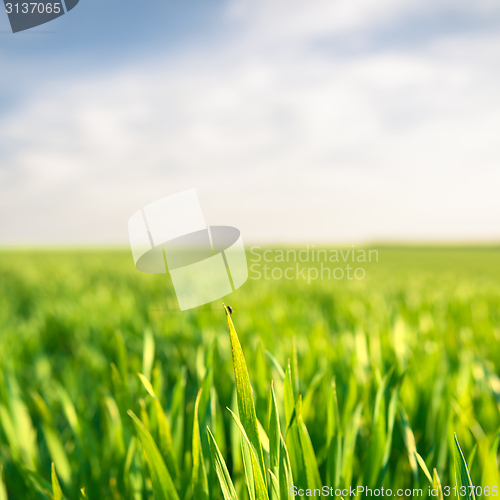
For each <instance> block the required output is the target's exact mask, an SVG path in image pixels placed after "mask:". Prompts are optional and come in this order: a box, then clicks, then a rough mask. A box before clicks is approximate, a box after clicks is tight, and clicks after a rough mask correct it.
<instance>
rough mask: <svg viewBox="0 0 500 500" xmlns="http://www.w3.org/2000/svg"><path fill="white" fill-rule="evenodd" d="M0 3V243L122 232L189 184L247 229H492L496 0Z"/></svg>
mask: <svg viewBox="0 0 500 500" xmlns="http://www.w3.org/2000/svg"><path fill="white" fill-rule="evenodd" d="M8 30H9V26H8V20H7V16H6V14H5V13H3V12H0V245H1V244H60V243H61V244H81V243H90V244H95V243H102V244H126V243H127V241H128V236H127V222H128V218H129V217H130V216H131V215H132V214H133V213H134V212H135V211H136V210H137V209H139V208H140V207H141V206H144V205H146V204H148V203H150V202H152V201H154V200H156V199H158V198H161V197H163V196H166V195H169V194H173V193H175V192H178V191H181V190H184V189H189V188H193V187H194V188H196V189H197V191H198V195H199V198H200V201H201V203H202V206H203V209H204V213H205V218H206V221H207V223H209V224H225V225H233V226H236V227H238V228H240V229H241V230H242V233H243V237H244V240H245V241H252V242H258V241H275V242H278V241H287V242H294V241H301V242H305V241H308V242H311V243H315V242H320V241H330V242H353V243H354V242H359V241H373V240H377V241H380V240H405V241H408V240H411V241H424V240H427V241H429V240H431V241H438V240H444V241H457V240H458V241H465V240H467V241H500V189H499V188H500V140H499V133H500V3H499V2H498V0H474V1H470V0H468V1H464V0H377V1H373V0H327V1H324V0H307V1H306V0H251V1H250V0H229V1H225V0H189V1H184V0H182V1H181V0H150V1H139V0H80V4H79V5H78V6H77V7H76V8H75V9H74V10H73V11H71V12H70V13H68V14H67V15H65V16H62V17H61V18H59V19H57V20H55V21H53V22H51V23H49V24H46V25H44V26H41V27H39V28H35V29H34V30H32V31H28V32H25V33H19V34H16V35H13V34H11V33H10V34H9V33H8Z"/></svg>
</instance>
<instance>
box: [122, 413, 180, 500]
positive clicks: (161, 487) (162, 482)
mask: <svg viewBox="0 0 500 500" xmlns="http://www.w3.org/2000/svg"><path fill="white" fill-rule="evenodd" d="M127 413H128V415H129V416H130V418H131V419H132V420H133V422H134V425H135V428H136V431H137V435H138V437H139V440H140V442H141V444H142V447H143V448H144V453H145V455H146V460H147V462H148V466H149V472H150V474H151V481H152V483H153V490H154V492H155V496H156V498H157V500H179V495H178V493H177V491H176V489H175V487H174V483H173V481H172V478H171V476H170V473H169V472H168V469H167V466H166V465H165V462H164V461H163V458H162V456H161V454H160V451H159V450H158V448H157V446H156V444H155V442H154V440H153V438H152V437H151V434H150V433H149V432H148V430H147V429H146V427H144V424H143V423H142V422H141V421H140V420H139V419H138V418H137V416H136V415H135V413H134V412H133V411H132V410H129V411H128V412H127Z"/></svg>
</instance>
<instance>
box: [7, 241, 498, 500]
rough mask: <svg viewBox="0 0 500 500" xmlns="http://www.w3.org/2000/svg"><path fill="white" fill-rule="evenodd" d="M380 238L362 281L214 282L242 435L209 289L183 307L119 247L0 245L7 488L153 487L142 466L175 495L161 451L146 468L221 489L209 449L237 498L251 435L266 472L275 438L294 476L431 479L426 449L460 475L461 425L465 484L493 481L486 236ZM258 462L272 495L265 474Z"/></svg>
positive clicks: (491, 264)
mask: <svg viewBox="0 0 500 500" xmlns="http://www.w3.org/2000/svg"><path fill="white" fill-rule="evenodd" d="M318 248H319V247H318ZM374 248H377V249H378V252H379V259H378V262H372V263H363V264H362V265H363V267H364V268H365V269H366V277H365V279H363V280H347V279H344V280H339V281H337V280H315V281H312V282H311V283H310V284H308V283H307V281H306V280H286V279H282V280H268V281H266V280H263V279H261V280H252V279H250V280H248V282H247V283H246V284H245V285H244V286H243V287H242V288H240V289H239V290H237V291H236V292H235V293H233V294H232V295H231V296H230V297H228V298H227V299H226V300H227V301H228V302H229V304H230V305H231V306H233V307H234V308H235V309H236V311H237V312H236V313H235V314H234V315H233V321H234V323H235V326H236V330H237V332H238V336H239V339H240V342H241V346H242V349H243V353H244V355H245V358H246V365H247V368H248V373H249V379H250V381H251V384H252V388H253V400H254V404H255V412H256V417H257V419H258V422H259V432H258V433H255V428H252V434H251V435H252V437H250V436H248V437H249V438H250V443H251V444H252V446H250V447H246V448H245V446H246V445H245V442H244V440H243V441H242V436H241V433H240V431H239V429H238V427H237V425H236V423H235V421H234V420H233V418H232V417H231V415H230V413H229V412H228V411H227V410H226V409H225V408H226V406H227V407H229V408H231V409H232V410H233V411H235V412H237V409H238V404H237V395H236V390H235V378H234V372H233V363H232V356H231V343H230V338H229V335H228V333H227V325H226V324H225V317H224V310H223V308H222V305H221V301H217V302H216V303H215V304H209V305H206V306H202V307H200V308H197V309H194V310H191V311H186V312H182V313H181V312H178V311H177V302H176V299H175V295H174V293H173V289H172V286H171V283H170V282H169V279H168V276H166V275H147V274H143V273H139V272H138V271H136V270H135V268H134V266H133V262H132V258H131V256H130V252H129V251H128V250H119V249H118V250H116V249H115V250H104V249H96V250H70V249H64V250H63V249H50V250H36V251H35V250H30V249H10V250H8V249H4V250H2V251H0V296H1V300H0V363H1V367H2V371H1V374H0V469H1V468H2V466H3V469H4V475H5V484H6V488H7V492H8V495H9V497H8V498H10V499H22V500H24V499H27V500H30V499H38V498H52V495H53V496H55V497H56V498H58V496H57V495H59V493H56V491H53V490H52V486H51V485H54V484H56V483H55V482H54V478H57V477H58V478H59V482H58V483H57V484H59V483H60V489H61V490H62V491H63V492H64V495H65V497H66V498H81V495H82V493H81V489H82V488H84V490H85V495H86V497H85V498H96V499H102V498H106V499H107V498H116V499H120V498H127V499H134V500H135V499H145V498H162V496H161V495H159V494H158V491H157V490H156V489H155V484H156V488H162V491H164V497H165V498H175V496H174V494H173V493H169V491H170V489H169V488H171V485H170V483H169V482H168V480H165V474H162V473H161V471H162V470H163V469H162V467H161V466H160V468H159V469H155V471H152V470H151V468H149V467H148V460H149V461H150V458H149V457H148V455H149V456H156V451H157V452H158V453H159V454H160V455H161V457H162V458H163V460H162V461H164V464H163V466H164V467H166V470H167V471H168V475H169V476H170V478H171V483H172V485H173V486H172V487H173V488H175V492H176V494H177V495H178V496H179V498H182V499H184V498H186V499H189V498H193V490H194V489H195V488H199V490H200V491H205V486H204V484H205V483H204V481H205V479H204V477H205V476H204V474H206V478H207V483H208V495H209V498H214V499H218V498H222V490H221V488H220V486H219V482H218V474H220V477H222V478H225V480H226V482H227V477H226V475H225V473H224V467H223V465H222V462H220V457H223V459H224V460H225V464H226V466H227V470H228V471H229V474H230V475H231V478H232V481H233V483H234V489H235V492H236V494H237V495H238V498H239V499H243V498H247V497H248V496H249V495H250V497H251V495H252V486H251V485H250V493H249V488H248V482H249V481H250V482H251V481H252V477H251V468H252V455H251V451H252V449H253V448H255V450H254V452H255V453H256V455H255V457H256V460H257V463H259V464H260V465H259V469H260V470H261V471H262V463H261V459H260V456H259V450H258V448H259V446H260V444H259V434H261V435H260V440H261V441H262V438H263V436H264V440H263V441H262V447H263V453H264V460H265V461H266V464H267V467H268V468H269V467H270V463H269V460H270V456H271V455H272V457H273V464H272V466H273V470H274V477H275V479H276V480H277V481H278V483H280V482H281V483H282V482H283V481H285V480H286V478H287V474H286V472H287V462H286V461H285V462H283V460H282V459H283V457H284V456H287V455H286V454H289V455H290V457H289V461H290V464H291V469H292V475H293V481H294V483H295V484H296V485H302V486H303V487H307V486H308V485H312V484H319V483H321V484H327V485H329V486H340V487H343V486H350V485H352V486H353V487H355V486H356V485H358V484H363V485H367V486H370V485H372V486H373V487H375V486H377V485H382V484H383V485H384V486H386V487H392V488H396V487H417V486H420V487H423V488H424V492H426V491H427V485H428V484H430V483H429V480H428V478H427V477H426V476H427V474H426V473H424V469H423V468H422V466H421V465H422V463H423V464H426V467H427V468H428V470H430V471H432V470H433V469H434V468H435V469H436V471H437V474H438V476H439V479H440V481H441V484H442V486H443V487H445V486H454V485H455V472H454V456H455V441H454V432H456V433H457V436H458V440H459V442H460V446H461V449H462V450H463V456H464V457H465V459H466V462H468V467H469V469H470V477H471V480H472V483H473V484H474V485H482V486H490V487H491V486H493V485H495V484H496V485H500V480H499V473H498V455H497V453H498V433H499V430H500V378H499V374H500V248H494V247H477V248H474V247H423V248H419V247H390V246H382V245H378V246H374ZM250 264H252V262H250ZM269 265H273V266H274V265H277V266H278V265H279V266H283V267H288V266H294V265H295V264H294V263H289V264H287V263H283V264H275V263H273V264H269ZM304 265H305V264H304ZM307 265H316V264H307ZM336 265H342V264H336ZM294 339H295V340H294ZM268 353H269V354H268ZM272 360H274V362H273V361H272ZM276 365H278V366H280V367H281V368H278V369H277V368H276ZM287 367H288V369H287ZM285 372H286V374H285V376H284V378H283V375H284V373H285ZM137 373H142V374H143V375H144V377H145V381H144V380H141V378H139V376H138V375H137ZM148 380H150V382H151V384H150V385H151V388H150V389H151V390H149V391H148V390H147V389H148V387H147V381H148ZM271 380H274V390H275V395H276V407H277V408H278V409H279V413H280V415H279V418H278V422H276V413H275V414H274V423H273V426H274V429H276V428H277V427H278V423H279V424H280V425H279V428H280V429H281V433H282V435H283V438H284V441H283V442H282V443H280V446H279V448H277V444H276V443H277V441H276V435H275V434H270V427H269V415H268V413H269V408H273V404H270V401H269V397H270V391H271ZM144 382H146V383H144ZM332 387H333V389H332ZM200 388H202V389H203V390H202V392H201V394H200V396H199V400H198V403H197V407H198V414H197V420H198V427H199V431H200V434H199V441H198V438H196V435H195V436H194V437H195V439H194V440H193V429H196V427H195V426H194V423H195V422H196V421H195V420H194V414H195V411H194V410H195V401H196V396H197V394H198V392H199V390H200ZM153 396H155V397H156V399H155V397H153ZM247 396H248V394H247ZM158 407H159V410H158ZM245 408H249V407H248V405H247V406H246V407H245ZM337 408H338V409H337ZM162 409H163V412H162ZM129 410H131V411H132V412H133V414H134V416H136V417H135V419H134V420H132V419H131V418H130V417H129V416H128V414H127V412H128V411H129ZM249 411H250V410H249ZM240 412H241V409H240ZM250 414H251V411H250ZM250 414H249V415H250ZM165 415H166V418H164V417H165ZM239 418H240V419H241V422H242V424H243V427H244V428H245V427H246V425H245V420H244V416H243V415H242V414H241V413H240V414H239ZM245 418H247V421H248V418H251V417H245ZM136 419H137V420H136ZM141 426H142V427H141ZM207 426H208V427H209V428H210V430H211V431H212V435H213V440H212V441H210V443H209V439H208V436H207V432H206V429H207ZM138 429H139V431H138ZM137 432H139V434H137ZM145 432H146V433H148V434H149V436H150V437H151V438H152V441H153V444H154V446H155V447H156V448H157V449H156V451H155V450H154V448H153V447H152V446H151V441H150V440H149V438H148V437H147V436H148V434H146V433H145ZM273 432H275V431H273ZM272 435H274V437H275V439H272V440H269V439H268V440H267V442H266V441H265V440H266V438H268V437H269V438H270V437H271V436H272ZM215 443H216V446H217V448H216V447H215V446H214V445H215ZM271 444H272V446H273V448H272V450H273V451H272V453H271ZM266 446H267V447H268V450H267V451H266V449H265V448H266ZM143 447H144V450H145V452H146V454H144V453H143V452H142V449H143ZM148 449H149V450H150V451H149V453H148ZM193 449H194V450H195V455H196V457H194V456H193ZM217 449H218V450H220V454H219V453H217ZM211 450H212V453H211ZM242 450H243V455H242ZM245 450H246V451H245ZM249 452H250V454H249ZM280 452H281V455H280ZM415 452H417V453H418V456H419V457H420V458H419V459H418V460H417V458H418V457H417V456H416V455H415ZM211 456H213V457H214V459H216V461H217V464H218V465H217V468H216V467H214V466H213V465H212V460H211ZM145 457H148V460H146V458H145ZM200 457H201V458H200ZM245 457H246V458H245ZM280 457H281V458H280ZM200 460H202V463H200ZM52 462H54V464H55V471H57V476H54V475H52V476H51V463H52ZM193 464H195V467H194V470H195V472H196V474H195V476H196V477H193ZM196 464H197V465H196ZM202 465H203V466H204V467H202ZM246 466H247V467H246ZM248 466H249V467H250V475H249V473H248ZM203 469H205V472H203ZM55 471H54V474H55ZM158 471H160V472H158ZM245 471H247V474H245ZM276 474H278V476H279V477H276ZM257 479H259V478H258V477H257ZM262 479H263V481H264V483H266V482H267V483H268V484H267V487H268V488H269V491H271V495H275V494H277V493H276V491H275V492H274V493H273V492H272V484H273V478H272V476H270V475H269V474H267V477H263V478H262ZM165 481H167V482H165ZM160 483H161V484H160ZM281 483H280V484H281ZM334 483H335V484H334ZM158 484H160V486H158ZM162 485H163V486H162ZM253 488H255V486H253ZM230 489H231V487H230V485H229V483H227V490H228V491H230ZM56 490H57V487H56ZM153 491H156V496H154V495H155V493H153ZM172 491H173V490H172ZM253 491H255V490H253ZM278 491H279V490H278ZM2 492H3V488H2V485H1V482H0V498H2V495H3V493H2ZM47 492H48V493H47ZM202 494H204V493H202ZM476 496H478V497H481V495H476ZM194 498H196V496H195V497H194Z"/></svg>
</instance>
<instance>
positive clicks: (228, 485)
mask: <svg viewBox="0 0 500 500" xmlns="http://www.w3.org/2000/svg"><path fill="white" fill-rule="evenodd" d="M207 434H208V443H209V445H210V454H211V456H212V463H213V464H214V468H215V472H216V473H217V477H218V479H219V484H220V487H221V489H222V494H223V495H224V500H238V497H237V495H236V490H235V489H234V485H233V481H232V480H231V476H230V474H229V471H228V470H227V466H226V462H225V461H224V458H223V456H222V454H221V452H220V450H219V447H218V446H217V443H216V441H215V438H214V436H213V434H212V432H211V431H210V429H209V428H208V427H207Z"/></svg>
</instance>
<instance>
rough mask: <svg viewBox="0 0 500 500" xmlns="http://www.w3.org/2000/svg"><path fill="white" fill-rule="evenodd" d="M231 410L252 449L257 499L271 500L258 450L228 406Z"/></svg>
mask: <svg viewBox="0 0 500 500" xmlns="http://www.w3.org/2000/svg"><path fill="white" fill-rule="evenodd" d="M228 410H229V412H230V413H231V416H232V417H233V419H234V421H235V422H236V425H237V426H238V428H239V429H240V432H241V435H242V436H243V439H244V441H246V443H247V444H248V447H249V449H250V457H251V460H252V470H253V480H254V484H255V499H256V500H269V496H268V494H267V486H266V481H265V478H264V475H265V473H264V474H262V471H261V469H260V466H259V462H258V456H257V450H255V449H254V447H253V446H252V443H251V442H250V439H249V437H248V436H247V433H246V431H245V428H244V427H243V424H242V423H241V421H240V419H239V418H238V417H237V416H236V415H235V414H234V413H233V412H232V411H231V410H230V409H229V408H228Z"/></svg>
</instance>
